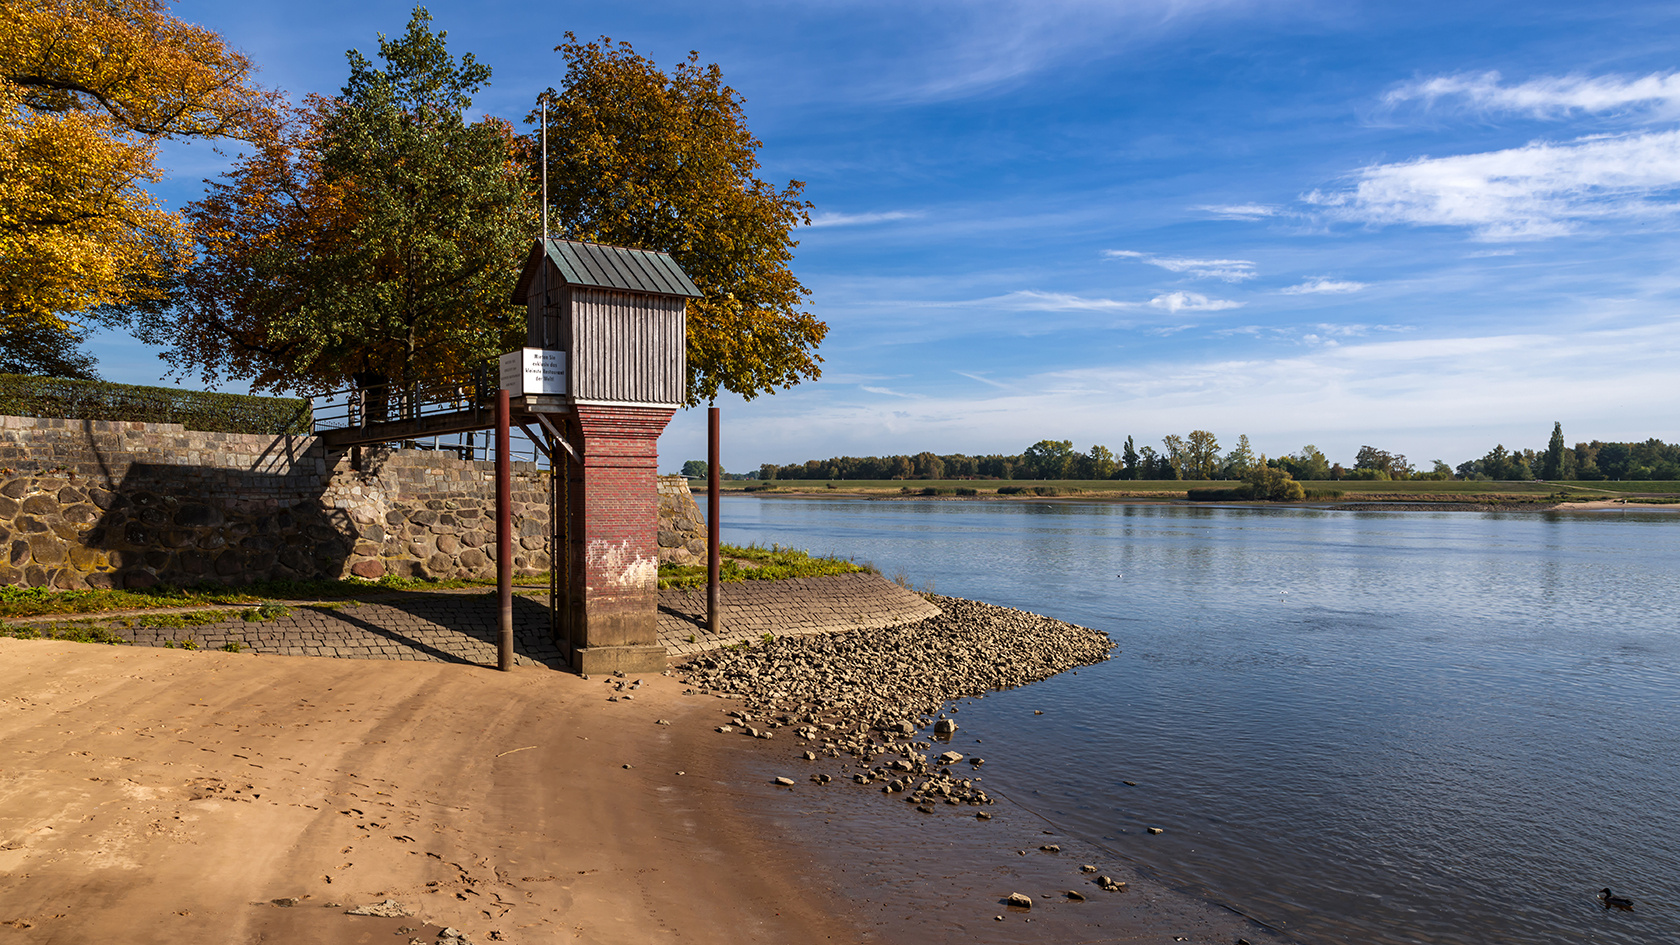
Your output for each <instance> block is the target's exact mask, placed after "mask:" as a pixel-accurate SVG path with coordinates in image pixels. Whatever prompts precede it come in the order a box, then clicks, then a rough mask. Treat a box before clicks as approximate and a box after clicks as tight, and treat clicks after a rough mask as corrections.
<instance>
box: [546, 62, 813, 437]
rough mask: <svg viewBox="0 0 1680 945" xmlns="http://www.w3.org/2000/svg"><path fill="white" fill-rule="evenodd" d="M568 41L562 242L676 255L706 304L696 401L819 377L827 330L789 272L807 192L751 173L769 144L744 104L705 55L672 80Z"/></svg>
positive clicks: (560, 167) (562, 109) (554, 111)
mask: <svg viewBox="0 0 1680 945" xmlns="http://www.w3.org/2000/svg"><path fill="white" fill-rule="evenodd" d="M566 39H567V42H566V43H565V44H563V45H561V46H557V47H555V48H556V51H558V52H560V53H561V54H562V56H564V58H565V61H566V78H565V82H564V83H563V87H562V88H561V89H560V90H558V91H556V90H554V89H550V90H548V92H547V95H548V99H549V101H550V102H551V103H552V104H551V105H550V112H549V122H550V131H549V133H550V137H551V140H552V141H557V142H559V143H560V144H559V146H558V147H552V148H550V150H549V160H548V180H549V205H550V206H551V207H552V208H553V209H554V211H555V215H556V220H557V223H558V226H559V230H560V232H561V233H563V234H564V235H565V236H567V237H570V238H572V239H578V240H588V241H592V242H600V243H612V244H615V245H620V246H633V247H637V248H641V249H654V250H662V251H664V252H667V253H669V254H671V258H673V259H675V260H676V261H677V263H678V264H679V265H680V266H682V268H683V271H684V272H686V273H688V275H689V277H690V278H691V279H693V280H694V283H695V285H697V286H698V287H699V288H700V291H701V292H702V293H704V297H703V298H700V299H694V300H690V302H689V319H688V368H689V379H688V401H689V403H690V404H697V403H700V402H702V401H709V400H712V399H714V398H715V397H716V396H717V394H718V391H719V390H729V391H733V392H735V393H737V394H740V395H741V396H742V397H744V398H746V399H748V400H751V399H752V398H753V397H756V396H757V395H759V394H762V393H773V392H774V391H775V389H776V388H787V387H791V386H793V385H794V384H797V383H799V382H800V381H802V380H805V379H807V378H815V377H818V376H820V375H821V373H822V371H821V368H820V367H818V364H819V363H820V361H821V360H822V359H821V358H820V357H818V356H817V353H816V348H817V345H818V344H819V343H820V342H821V341H822V339H823V337H824V336H825V335H826V334H827V333H828V326H827V325H825V324H823V323H822V322H821V321H818V320H817V319H816V318H814V317H813V316H812V315H811V314H810V313H809V312H803V311H800V309H799V307H800V306H801V305H803V304H804V299H805V296H807V295H808V294H809V292H808V291H807V290H806V289H805V287H804V286H803V285H801V284H800V282H799V280H798V279H797V278H795V277H794V275H793V273H792V271H791V270H790V269H789V268H788V264H789V262H790V261H791V260H792V259H793V249H794V247H795V246H797V245H798V242H797V241H796V240H794V239H793V237H792V232H793V229H794V227H796V226H797V225H799V224H801V223H807V224H808V223H809V222H810V218H809V216H808V210H809V207H810V204H809V203H807V202H806V201H805V200H803V199H802V197H801V195H802V193H803V191H804V187H805V185H804V183H802V182H801V181H796V180H795V181H789V182H788V184H787V186H786V187H784V188H782V189H780V190H777V189H776V188H775V187H774V186H772V185H770V184H768V183H765V182H764V181H762V180H759V179H758V178H757V177H756V176H754V175H755V174H756V172H757V171H758V157H757V152H758V149H759V147H760V146H761V142H760V141H759V140H758V139H757V138H755V137H753V135H752V133H751V132H750V131H748V130H747V124H746V116H745V112H744V111H743V109H742V107H741V106H742V99H741V96H740V95H738V94H736V92H735V90H734V89H731V88H730V87H729V86H727V85H724V84H723V74H722V72H721V71H720V70H719V69H718V67H717V66H716V65H708V66H702V65H701V64H700V61H699V59H698V55H697V54H691V55H690V56H689V58H688V59H687V60H686V61H684V62H681V63H678V64H677V66H676V68H674V69H672V70H671V73H670V74H669V75H666V74H665V73H664V72H662V71H660V69H659V68H658V67H657V66H655V65H654V63H653V62H651V61H649V60H647V59H644V58H642V57H641V56H638V55H636V53H635V52H634V50H632V49H631V47H630V45H629V44H628V43H619V44H618V45H616V46H615V45H613V44H612V42H611V40H607V39H603V40H602V42H601V43H580V42H578V41H577V37H576V36H574V35H572V34H571V33H567V34H566ZM531 120H533V121H535V120H536V114H535V113H533V114H532V116H531Z"/></svg>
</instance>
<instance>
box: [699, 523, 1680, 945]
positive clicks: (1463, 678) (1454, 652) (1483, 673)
mask: <svg viewBox="0 0 1680 945" xmlns="http://www.w3.org/2000/svg"><path fill="white" fill-rule="evenodd" d="M723 538H724V541H725V542H728V543H731V544H744V543H748V542H758V543H760V544H764V545H769V544H771V543H778V544H782V545H791V546H794V547H800V548H805V549H808V550H810V551H812V552H814V553H825V554H837V555H841V556H845V557H853V558H856V559H858V560H860V561H861V560H867V561H870V562H872V563H873V564H874V565H875V566H876V567H877V568H878V569H880V571H881V572H882V573H883V574H885V575H887V576H889V577H891V576H894V575H897V574H902V575H903V576H905V577H906V578H908V579H909V580H910V582H911V583H912V584H913V585H915V586H916V587H918V588H925V587H926V586H927V585H928V584H930V583H931V584H932V585H933V586H934V588H935V589H936V590H937V591H938V592H939V593H942V594H951V595H955V596H960V597H969V598H975V599H979V600H985V601H989V602H991V603H996V604H1004V605H1008V606H1013V607H1020V608H1023V609H1027V610H1032V611H1036V612H1039V613H1043V614H1048V615H1050V616H1053V617H1057V618H1059V619H1063V620H1067V621H1070V622H1073V623H1078V624H1083V625H1085V626H1090V627H1095V628H1098V629H1101V630H1103V631H1105V632H1107V633H1108V634H1109V635H1110V636H1111V637H1112V638H1113V639H1114V640H1115V641H1116V642H1117V643H1118V644H1119V651H1118V652H1117V654H1116V656H1115V657H1114V658H1113V659H1111V660H1110V661H1108V662H1107V663H1104V664H1101V665H1099V666H1094V667H1090V668H1088V669H1084V670H1081V671H1080V673H1079V674H1078V675H1074V674H1063V675H1061V676H1058V677H1056V678H1054V679H1050V680H1046V681H1044V682H1042V683H1038V684H1035V685H1033V686H1030V687H1026V688H1025V689H1021V690H1016V691H1014V692H1010V693H1004V694H1001V695H999V696H993V697H988V698H986V699H984V700H979V701H976V702H974V703H973V704H972V705H964V706H963V708H962V715H961V718H962V724H963V727H964V730H965V733H976V734H980V735H983V736H984V738H985V743H986V747H987V759H988V766H987V775H988V777H987V784H988V786H989V787H990V788H992V789H996V790H999V791H1002V792H1005V793H1007V794H1008V795H1009V796H1010V797H1012V798H1022V799H1027V803H1030V804H1031V805H1033V806H1034V809H1036V810H1037V811H1038V812H1039V813H1041V814H1043V815H1044V816H1045V817H1047V818H1049V819H1050V820H1051V821H1053V822H1054V823H1055V824H1057V825H1058V826H1059V827H1060V828H1061V829H1063V830H1065V831H1067V832H1069V833H1072V834H1075V835H1079V836H1083V837H1085V838H1088V839H1090V840H1093V841H1096V842H1100V843H1103V844H1105V845H1106V846H1108V847H1110V848H1118V849H1122V850H1124V852H1125V855H1127V856H1128V857H1131V858H1133V859H1135V860H1136V861H1138V862H1140V863H1142V864H1143V865H1145V866H1146V867H1148V868H1150V869H1151V870H1152V871H1154V872H1155V873H1157V874H1158V875H1160V876H1161V877H1163V878H1165V879H1167V880H1169V881H1171V882H1173V883H1175V884H1177V885H1179V886H1181V887H1184V888H1187V889H1191V890H1194V891H1197V892H1199V893H1201V894H1203V895H1205V896H1207V897H1208V898H1210V899H1214V900H1216V901H1219V902H1223V903H1227V904H1229V905H1232V906H1234V907H1236V908H1238V909H1240V910H1241V911H1243V912H1244V913H1246V914H1248V915H1251V916H1254V917H1256V918H1258V919H1260V920H1261V921H1263V922H1265V923H1267V924H1269V925H1272V926H1273V927H1276V928H1280V929H1283V930H1286V931H1287V933H1288V934H1289V936H1290V937H1292V938H1295V939H1298V940H1301V941H1304V942H1369V943H1414V942H1428V943H1449V945H1459V943H1463V945H1472V943H1475V945H1482V943H1513V945H1515V943H1540V942H1606V943H1628V945H1634V943H1639V945H1644V943H1651V942H1680V799H1677V798H1680V724H1677V723H1680V516H1677V515H1671V514H1666V513H1643V514H1642V513H1637V512H1628V513H1624V512H1611V513H1601V514H1587V513H1562V514H1534V513H1474V512H1441V513H1428V512H1401V513H1384V512H1338V511H1328V510H1316V509H1298V508H1292V509H1263V508H1217V507H1215V508H1209V507H1186V506H1174V505H1146V504H1137V505H1120V504H1096V503H1088V504H1081V503H1050V502H1044V503H1030V502H963V501H955V502H952V501H917V500H909V501H890V502H881V501H858V500H822V499H817V500H802V499H766V498H744V497H741V498H733V497H732V498H726V499H725V500H724V504H723ZM1034 710H1039V711H1042V712H1043V713H1044V714H1043V715H1034V714H1033V711H1034ZM1127 781H1131V782H1135V786H1134V785H1127V784H1126V783H1125V782H1127ZM1148 826H1159V827H1162V828H1164V830H1165V832H1164V833H1163V834H1161V835H1159V836H1150V835H1147V834H1146V833H1145V828H1146V827H1148ZM1606 886H1609V887H1614V889H1615V890H1616V893H1617V894H1618V895H1625V896H1629V897H1632V898H1633V899H1634V900H1635V902H1636V905H1635V909H1634V911H1633V912H1632V913H1623V912H1607V911H1606V910H1605V909H1604V908H1603V907H1601V906H1600V905H1599V903H1598V901H1597V899H1596V898H1595V896H1596V894H1597V892H1598V890H1600V889H1601V888H1603V887H1606Z"/></svg>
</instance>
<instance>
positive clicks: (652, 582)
mask: <svg viewBox="0 0 1680 945" xmlns="http://www.w3.org/2000/svg"><path fill="white" fill-rule="evenodd" d="M675 413H676V411H675V410H672V409H670V408H665V407H602V406H592V405H589V404H579V405H577V425H578V430H579V432H580V434H581V436H582V439H583V448H582V450H581V452H582V453H583V469H582V476H581V482H578V483H577V487H576V489H575V491H574V492H573V495H572V515H573V519H572V520H573V522H574V533H573V549H572V560H573V562H574V565H573V567H574V571H573V574H572V581H571V587H572V596H573V600H574V601H575V602H576V603H575V604H574V609H573V614H574V617H573V620H574V623H573V627H572V643H573V646H574V649H573V656H572V666H573V668H575V669H576V670H577V671H578V672H581V673H603V672H611V671H613V670H622V671H624V672H636V673H646V672H658V671H660V670H663V669H664V668H665V648H664V647H662V646H660V645H659V630H658V616H659V489H658V485H659V484H658V479H657V476H658V463H659V449H658V447H659V434H660V433H661V432H663V431H664V429H665V425H666V424H667V423H669V422H670V421H671V417H672V415H673V414H675Z"/></svg>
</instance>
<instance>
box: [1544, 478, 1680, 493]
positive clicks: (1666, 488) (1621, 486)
mask: <svg viewBox="0 0 1680 945" xmlns="http://www.w3.org/2000/svg"><path fill="white" fill-rule="evenodd" d="M1557 485H1567V486H1571V487H1574V488H1576V489H1581V490H1584V491H1587V492H1669V493H1674V492H1680V480H1673V479H1669V480H1662V479H1659V480H1655V481H1651V480H1647V481H1644V482H1585V481H1582V482H1568V483H1557Z"/></svg>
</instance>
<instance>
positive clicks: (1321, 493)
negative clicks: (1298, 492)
mask: <svg viewBox="0 0 1680 945" xmlns="http://www.w3.org/2000/svg"><path fill="white" fill-rule="evenodd" d="M1306 492H1307V498H1308V499H1340V498H1341V497H1342V490H1340V489H1308V490H1306Z"/></svg>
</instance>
